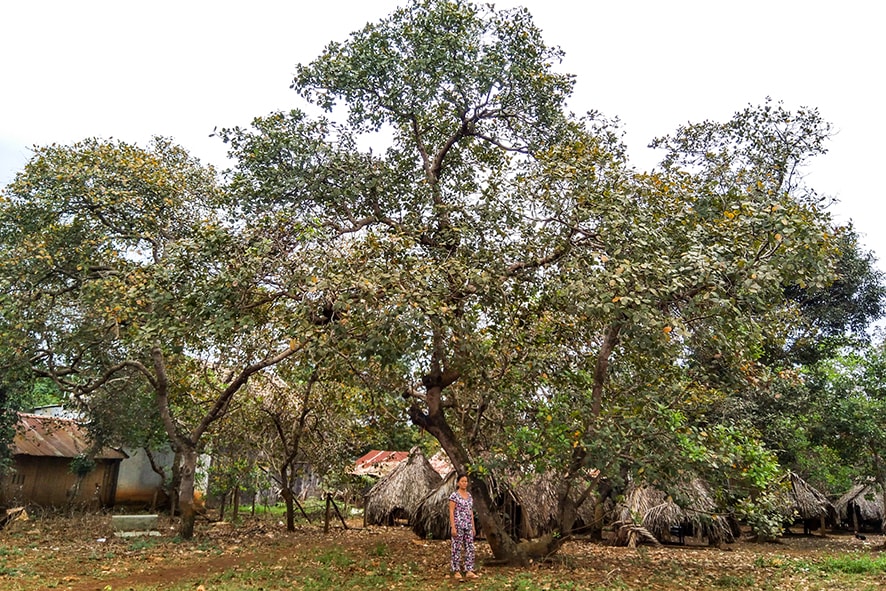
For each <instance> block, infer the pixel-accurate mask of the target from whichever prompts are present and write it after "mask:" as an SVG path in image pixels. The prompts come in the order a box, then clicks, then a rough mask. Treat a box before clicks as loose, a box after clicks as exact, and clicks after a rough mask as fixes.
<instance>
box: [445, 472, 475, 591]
mask: <svg viewBox="0 0 886 591" xmlns="http://www.w3.org/2000/svg"><path fill="white" fill-rule="evenodd" d="M449 529H450V534H451V535H452V562H451V564H450V566H451V569H452V576H453V578H455V579H456V580H461V572H459V571H460V570H461V569H459V568H458V563H459V558H460V556H461V552H462V550H464V570H465V579H476V578H478V577H479V575H478V574H477V573H475V572H474V536H475V535H476V533H477V530H476V528H475V527H474V499H473V497H471V493H469V492H468V477H467V475H465V474H459V475H458V479H457V480H456V489H455V492H454V493H452V494H451V495H449Z"/></svg>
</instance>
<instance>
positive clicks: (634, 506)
mask: <svg viewBox="0 0 886 591" xmlns="http://www.w3.org/2000/svg"><path fill="white" fill-rule="evenodd" d="M682 493H683V494H684V495H685V496H686V498H687V499H688V503H686V506H685V507H681V506H680V505H678V504H677V503H676V502H674V500H673V499H672V498H671V497H670V496H669V495H668V494H667V493H665V492H664V491H662V490H660V489H658V488H655V487H652V486H647V485H638V484H631V485H630V486H629V487H628V490H627V493H626V494H625V500H624V502H623V504H622V506H621V509H620V510H619V511H618V516H619V519H618V521H617V522H616V523H615V524H614V525H616V536H615V543H616V544H617V545H621V546H635V545H636V544H637V543H638V542H640V541H648V542H652V543H656V542H663V541H666V542H671V541H674V538H677V539H678V540H679V541H683V539H684V538H685V537H696V538H699V539H701V538H707V539H708V544H709V545H711V546H717V545H720V544H722V543H727V544H729V543H732V542H734V541H735V534H734V533H733V527H732V524H730V522H729V520H728V519H726V517H724V516H722V515H719V514H718V512H717V504H716V502H715V501H714V497H713V495H712V494H711V493H710V490H709V489H708V487H707V485H706V484H705V483H704V482H703V481H701V480H699V479H695V480H692V481H691V482H690V483H689V484H688V485H685V486H684V487H683V489H682ZM650 536H652V538H654V539H651V538H650Z"/></svg>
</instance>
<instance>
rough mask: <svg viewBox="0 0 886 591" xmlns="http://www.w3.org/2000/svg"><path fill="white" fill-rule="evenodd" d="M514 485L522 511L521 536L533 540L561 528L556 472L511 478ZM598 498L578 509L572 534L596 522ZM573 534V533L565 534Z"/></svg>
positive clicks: (589, 500) (586, 502)
mask: <svg viewBox="0 0 886 591" xmlns="http://www.w3.org/2000/svg"><path fill="white" fill-rule="evenodd" d="M511 482H512V485H513V487H514V491H515V494H516V497H517V500H518V502H519V506H520V507H521V510H522V519H521V522H520V525H521V527H520V531H519V537H521V538H526V539H532V538H537V537H539V536H542V535H544V534H547V533H550V532H552V531H554V530H555V529H556V528H557V527H559V523H558V522H559V512H560V507H559V502H560V501H559V498H558V493H557V484H558V482H557V475H556V474H555V473H553V472H545V473H535V472H533V473H531V474H524V475H512V476H511ZM595 502H596V498H595V497H590V498H588V499H587V500H586V501H585V502H584V503H582V505H581V507H579V508H578V515H577V516H576V517H577V518H576V522H575V523H574V524H573V526H572V529H573V532H574V531H576V530H582V529H584V528H585V527H586V526H590V525H591V524H592V523H593V522H594V503H595ZM562 533H572V532H562Z"/></svg>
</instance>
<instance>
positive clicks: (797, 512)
mask: <svg viewBox="0 0 886 591" xmlns="http://www.w3.org/2000/svg"><path fill="white" fill-rule="evenodd" d="M782 485H783V488H782V493H781V495H780V498H779V500H780V503H781V511H782V513H783V514H784V516H785V518H787V519H788V520H791V521H793V518H794V517H795V516H796V517H799V518H800V519H802V520H804V521H809V520H823V521H824V522H831V523H833V522H834V520H835V518H836V514H837V512H836V509H835V508H834V505H833V504H832V503H831V502H830V501H829V500H828V498H827V497H826V496H825V495H824V493H822V492H821V491H819V490H818V489H816V488H815V487H813V486H812V485H810V484H809V483H808V482H806V481H805V480H803V479H802V478H800V476H799V475H798V474H796V473H795V472H789V473H788V474H787V475H786V476H785V477H784V480H783V481H782Z"/></svg>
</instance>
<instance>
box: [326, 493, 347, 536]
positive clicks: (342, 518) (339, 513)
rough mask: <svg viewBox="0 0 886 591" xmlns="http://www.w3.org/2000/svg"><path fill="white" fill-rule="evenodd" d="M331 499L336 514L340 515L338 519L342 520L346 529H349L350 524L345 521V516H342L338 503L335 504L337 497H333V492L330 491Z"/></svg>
mask: <svg viewBox="0 0 886 591" xmlns="http://www.w3.org/2000/svg"><path fill="white" fill-rule="evenodd" d="M329 500H330V501H332V508H333V509H335V514H336V515H338V520H339V521H341V524H342V525H343V526H344V528H345V529H348V524H347V523H345V518H344V517H342V516H341V511H339V510H338V505H336V504H335V499H333V498H332V493H329Z"/></svg>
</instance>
